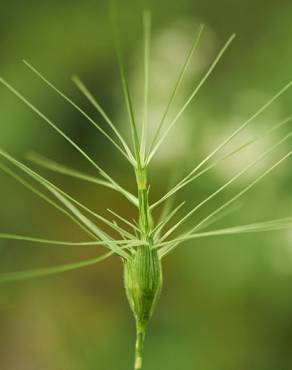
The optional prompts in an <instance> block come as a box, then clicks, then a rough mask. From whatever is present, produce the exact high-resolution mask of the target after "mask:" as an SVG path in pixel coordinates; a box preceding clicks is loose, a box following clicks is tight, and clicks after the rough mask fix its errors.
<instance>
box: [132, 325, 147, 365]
mask: <svg viewBox="0 0 292 370" xmlns="http://www.w3.org/2000/svg"><path fill="white" fill-rule="evenodd" d="M144 339H145V329H144V328H138V327H137V332H136V345H135V364H134V370H140V369H142V352H143V347H144Z"/></svg>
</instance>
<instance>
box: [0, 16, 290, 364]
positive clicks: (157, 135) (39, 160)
mask: <svg viewBox="0 0 292 370" xmlns="http://www.w3.org/2000/svg"><path fill="white" fill-rule="evenodd" d="M113 28H114V38H115V46H116V53H117V59H118V68H119V71H120V77H121V82H122V90H123V94H124V99H125V105H126V108H127V112H128V120H129V128H130V131H131V139H132V143H131V144H130V143H127V142H126V140H125V139H124V138H123V136H122V134H121V132H120V131H119V130H118V128H117V126H116V125H115V124H114V122H113V121H112V119H111V118H110V117H109V116H108V114H107V113H106V112H105V110H104V109H103V108H102V107H101V105H100V104H99V102H98V101H97V100H96V98H95V97H94V96H93V94H92V93H91V92H90V91H89V89H88V88H87V87H86V85H85V83H83V82H82V81H81V79H80V78H78V77H76V76H74V77H73V82H74V84H75V85H76V87H77V88H78V89H79V91H80V92H81V93H82V94H83V95H84V96H85V97H86V99H87V100H88V101H89V102H90V103H91V104H92V105H93V107H94V108H95V109H96V110H97V112H98V113H99V115H100V116H101V118H102V119H103V120H104V121H105V123H106V124H107V131H106V130H104V129H103V128H102V126H101V125H100V124H99V123H97V122H96V121H95V120H94V119H93V118H92V117H91V116H90V115H88V114H87V113H86V112H85V111H84V110H83V109H82V108H81V107H79V106H78V105H77V104H76V103H75V102H74V101H73V100H72V99H71V98H69V97H68V96H67V95H66V94H65V93H64V92H62V91H61V90H60V89H59V88H57V87H56V86H55V85H54V84H53V83H52V82H50V81H49V79H47V78H46V77H44V75H43V74H42V73H40V72H39V71H38V70H37V69H36V68H35V67H33V66H32V64H30V63H28V62H26V61H24V63H25V65H26V66H27V67H28V69H29V70H30V71H31V72H33V73H34V74H35V75H36V76H37V77H38V78H40V79H41V80H42V81H43V82H44V83H45V84H46V86H47V87H49V88H50V89H53V90H54V91H55V92H56V93H57V94H58V95H59V96H60V97H61V98H62V99H64V100H65V101H66V102H67V103H68V104H70V105H71V107H72V108H74V109H75V110H76V111H77V112H78V113H79V114H81V115H82V116H83V117H84V118H85V119H86V120H87V121H88V122H89V123H90V124H92V125H93V126H94V127H95V128H96V129H97V130H98V131H99V133H101V134H102V135H104V136H105V137H106V138H107V139H108V141H109V143H110V144H111V145H112V146H113V147H114V148H116V149H117V150H118V151H119V153H120V154H121V156H122V157H123V158H124V159H125V160H126V161H127V162H128V163H129V164H130V166H131V169H132V173H133V175H134V176H135V186H136V194H132V193H131V192H130V191H128V190H127V189H125V188H124V187H122V186H121V185H120V184H119V183H118V182H117V181H116V180H115V179H114V178H113V176H112V175H110V174H109V173H108V171H107V170H104V169H103V168H102V167H101V166H100V165H99V164H98V163H96V162H95V161H94V160H93V159H92V158H91V157H90V156H89V155H88V154H87V153H86V151H85V150H84V149H82V148H81V147H80V146H79V144H78V143H76V142H75V141H73V140H72V139H71V138H70V137H69V136H68V135H67V134H66V133H65V132H64V131H63V130H61V129H60V128H59V126H58V124H57V123H55V122H53V121H52V120H51V119H50V118H49V117H48V116H47V115H46V114H45V113H44V112H42V111H40V110H39V109H38V108H37V107H36V106H35V105H34V104H33V103H32V102H31V101H30V100H29V99H28V98H26V97H25V96H24V95H23V94H22V93H21V92H19V91H18V90H17V89H16V88H15V87H13V86H12V85H11V84H10V83H8V82H7V81H6V80H5V79H3V78H0V83H1V84H2V85H3V86H4V87H6V88H7V89H8V90H10V92H11V93H13V94H14V95H15V96H16V97H17V98H18V99H19V100H20V101H21V102H22V103H24V104H25V105H26V106H27V107H28V108H30V109H31V110H32V111H33V112H34V113H35V114H37V116H38V117H39V118H40V119H41V120H42V121H43V122H45V123H46V124H47V125H49V126H50V127H51V128H52V129H53V130H54V131H56V132H57V133H58V134H59V135H60V136H61V137H62V138H63V139H64V140H65V141H66V142H67V143H68V144H69V145H71V146H72V147H73V148H74V149H75V150H77V151H78V153H79V154H80V155H81V156H82V157H83V158H84V159H85V160H86V161H87V162H88V163H90V165H91V166H92V167H93V169H94V170H95V175H94V176H91V175H87V174H86V173H84V172H83V171H79V170H78V169H74V168H71V166H68V165H65V164H61V163H59V162H55V161H53V160H50V159H48V158H46V157H44V156H42V155H39V154H36V153H30V154H29V155H28V159H29V160H30V161H31V162H33V163H35V164H37V165H38V166H40V167H42V168H44V169H46V170H48V171H51V172H55V173H59V174H62V175H64V176H68V177H71V178H75V179H78V180H80V181H85V182H90V183H93V184H95V185H96V186H103V187H106V188H109V189H110V190H112V191H114V192H117V193H118V194H120V195H121V196H122V197H124V198H126V199H127V200H128V202H129V204H130V205H132V206H133V205H134V207H135V210H136V211H137V217H136V219H135V220H134V221H133V222H132V221H130V220H128V219H127V218H126V217H124V215H123V214H120V213H121V212H119V211H117V212H116V211H113V210H110V209H108V216H110V217H111V219H109V218H107V217H104V216H101V215H100V214H98V213H96V212H94V211H93V210H92V209H91V208H90V206H87V205H85V204H83V203H82V202H81V201H80V200H78V199H76V198H75V197H73V196H72V195H71V194H69V193H67V192H66V191H65V190H63V189H61V188H60V187H58V186H56V185H55V184H54V183H53V182H51V181H50V180H48V179H47V178H45V177H43V176H41V175H40V174H39V173H38V172H36V171H34V170H32V169H31V168H30V167H28V166H27V165H25V164H24V163H23V162H21V161H19V160H17V159H16V158H14V157H13V156H12V155H10V154H9V153H8V152H7V151H6V150H4V149H0V170H1V171H2V172H3V173H5V174H6V175H8V176H10V177H12V178H14V179H15V180H16V181H17V182H18V183H20V184H21V185H22V186H24V187H25V188H26V189H27V190H29V191H31V192H33V193H34V194H35V195H36V196H38V197H39V198H40V199H41V200H43V201H45V202H46V203H48V204H49V205H51V206H52V207H54V208H55V209H56V210H58V212H60V213H62V214H63V215H64V216H65V217H67V218H69V219H70V220H71V221H72V223H73V224H74V225H76V226H77V227H78V228H80V229H82V231H83V232H84V235H85V236H86V238H85V239H84V240H82V241H72V240H69V241H66V240H55V239H47V238H42V237H40V236H30V235H18V234H15V235H14V234H10V233H6V232H5V231H2V230H1V232H0V239H2V240H14V241H15V242H21V243H23V244H25V243H31V244H33V245H39V246H46V247H66V248H69V247H71V248H73V247H75V248H77V247H85V246H87V247H99V248H100V250H104V253H103V254H101V255H100V254H99V255H98V256H95V257H94V258H91V259H87V260H83V261H77V262H73V263H68V264H65V265H61V266H51V267H44V268H39V269H35V270H31V269H28V270H24V271H16V272H8V273H0V282H2V283H4V282H5V283H7V282H12V281H19V280H24V279H29V278H36V277H41V276H45V275H52V274H56V273H61V272H66V271H71V270H76V269H80V268H83V267H87V266H90V265H95V264H97V263H100V262H102V261H104V260H105V259H107V258H109V257H111V256H115V257H117V258H119V259H120V261H121V263H122V264H123V268H124V285H125V292H126V296H127V299H128V302H129V306H130V308H131V310H132V313H133V316H134V320H135V325H136V345H135V360H134V369H135V370H139V369H142V365H143V361H142V358H143V348H144V341H145V334H146V330H147V328H148V324H149V321H150V319H151V317H152V315H153V312H154V310H155V306H156V304H157V302H158V300H159V296H160V293H161V290H162V285H163V271H162V262H163V260H164V258H165V257H166V256H168V255H169V254H170V253H171V252H172V251H174V250H175V249H176V248H178V246H180V245H182V244H183V243H185V242H187V241H190V240H193V239H196V238H206V237H220V236H222V235H237V234H244V233H258V232H272V231H276V230H283V229H286V228H291V226H292V217H286V218H282V219H276V220H270V221H263V222H258V223H253V224H247V225H238V226H232V227H226V228H222V229H214V230H208V231H202V230H203V229H204V228H206V227H207V226H208V227H209V226H210V225H212V224H213V223H214V222H215V221H216V220H218V219H221V218H223V217H224V216H226V214H227V213H229V212H234V209H235V208H232V207H233V206H235V207H237V206H238V203H237V201H238V200H240V199H241V198H242V197H243V196H244V195H245V194H246V193H247V192H248V191H249V190H251V189H252V188H253V187H254V186H256V185H257V184H258V183H259V182H260V181H262V180H263V179H264V178H265V177H266V176H267V175H269V174H270V173H271V172H272V171H274V170H276V169H277V168H278V166H280V165H282V164H283V162H284V161H286V160H288V158H290V156H291V154H292V151H288V152H287V153H286V154H284V155H282V156H280V157H279V159H278V160H276V161H275V162H274V163H273V164H272V165H271V166H270V167H268V168H266V169H264V170H263V171H262V173H261V174H259V175H258V176H257V177H256V178H255V179H253V180H252V181H251V182H250V183H248V184H246V185H244V186H243V188H242V189H241V190H240V191H238V192H237V193H236V194H235V195H234V196H233V197H231V198H230V199H229V200H227V201H225V202H224V203H223V204H221V205H220V206H218V207H217V208H216V209H214V210H213V211H212V212H211V213H209V214H208V215H207V216H206V217H204V218H203V219H201V220H199V221H198V222H197V223H193V226H192V227H191V228H189V229H186V230H184V231H182V232H181V233H180V234H178V235H175V236H172V235H173V234H174V233H175V232H176V231H177V229H178V228H179V227H182V226H184V224H185V222H186V221H189V220H190V219H191V217H192V216H193V215H194V214H195V213H196V212H197V211H198V210H199V209H201V208H202V207H203V206H204V205H205V204H206V203H208V202H210V201H211V200H212V199H213V198H214V197H215V196H217V195H218V194H220V193H221V192H223V191H224V190H225V189H228V188H229V187H231V186H232V185H233V183H235V182H236V181H237V180H238V179H239V178H240V177H242V176H243V174H245V173H246V172H248V171H249V170H250V169H252V168H253V167H254V166H256V165H258V163H260V162H261V161H262V160H263V159H264V158H266V157H267V156H268V155H269V154H271V153H272V152H273V151H275V150H276V149H278V148H279V147H280V146H281V145H282V144H283V143H284V142H287V141H288V140H289V139H290V138H291V136H292V131H289V133H288V134H286V135H284V136H282V137H281V138H280V139H279V140H278V141H275V143H274V144H272V145H271V146H270V147H269V148H267V149H266V150H265V151H263V152H262V154H261V155H260V156H259V157H258V158H255V159H254V160H253V161H251V162H250V163H248V164H247V165H246V166H245V167H243V168H240V169H239V170H238V171H237V173H236V174H235V175H234V176H232V177H231V178H230V179H228V180H227V181H226V182H225V183H223V184H222V185H221V186H220V187H219V188H218V189H217V190H215V191H213V192H212V193H210V194H209V195H208V196H207V197H206V198H205V199H203V200H201V201H200V202H199V203H198V204H196V205H192V208H191V210H189V211H187V212H185V213H183V212H184V208H183V206H184V205H185V203H186V202H185V201H184V202H181V203H179V204H176V202H175V200H174V196H175V195H176V194H177V193H178V192H179V191H180V190H181V189H183V188H185V187H186V186H187V185H188V184H190V183H191V182H193V181H195V180H197V179H199V178H200V177H201V176H203V175H204V174H206V173H207V172H209V171H212V170H213V169H214V168H216V166H218V165H219V164H220V163H222V162H224V161H226V160H228V159H229V158H231V157H234V156H236V155H237V154H238V153H240V152H241V151H242V150H244V149H247V148H248V147H249V146H251V145H256V144H257V142H258V141H259V140H261V139H262V138H263V137H265V136H266V135H270V134H272V133H274V132H275V130H278V129H280V128H281V127H283V126H284V125H286V124H288V123H290V122H291V121H292V116H287V117H286V118H285V119H284V120H281V121H280V122H278V123H276V124H275V125H274V126H273V127H272V128H271V129H269V130H268V131H266V132H265V133H264V134H263V135H262V136H261V137H259V138H255V139H253V140H250V141H248V142H245V143H243V144H242V145H240V146H239V147H237V148H235V149H234V150H232V151H230V152H229V153H227V154H224V155H223V154H222V155H221V156H219V158H217V157H216V158H215V155H216V154H218V153H220V152H221V150H222V149H224V148H225V147H226V146H227V144H228V143H230V142H231V141H232V140H233V139H234V138H235V137H236V136H237V135H239V134H240V133H241V132H242V131H243V130H244V129H245V128H246V127H247V126H248V125H250V124H251V123H252V122H254V120H255V119H256V118H257V117H258V116H259V115H260V114H262V113H263V112H264V111H265V110H266V109H267V108H268V107H269V106H270V105H271V104H272V103H274V102H275V101H276V100H277V99H279V98H280V97H281V95H283V94H284V93H285V92H286V91H287V90H288V89H289V88H290V87H291V86H292V81H290V82H288V83H287V84H286V85H285V86H283V87H282V88H281V89H279V91H278V92H276V93H275V94H274V95H273V96H272V97H271V98H270V99H269V100H268V101H267V102H266V103H265V104H263V105H262V106H261V107H259V108H258V109H257V110H256V112H255V113H253V114H252V115H251V116H250V118H248V119H247V120H246V121H244V122H243V123H242V124H241V125H240V126H239V127H238V128H237V129H236V130H235V131H234V132H232V133H231V134H230V135H229V136H228V137H227V138H226V139H225V140H224V141H223V142H222V143H220V144H219V145H218V146H217V147H216V148H214V149H213V151H211V153H209V154H208V155H207V156H206V157H205V158H203V159H202V160H201V161H200V162H199V163H198V164H196V165H195V166H194V168H193V169H192V170H191V171H190V172H189V173H188V174H187V175H185V176H184V177H183V178H182V179H181V180H180V181H178V183H177V184H176V185H174V186H172V187H171V188H170V190H168V191H167V192H166V193H165V194H163V195H162V196H161V197H160V199H158V200H156V201H153V202H152V201H151V198H150V195H151V188H150V184H149V180H148V169H149V166H150V164H151V160H152V158H153V157H154V156H155V154H156V153H157V151H158V150H159V148H160V147H161V145H162V144H163V142H164V140H165V139H166V138H167V136H168V133H169V131H170V130H171V129H172V127H173V126H174V125H175V124H177V123H178V121H179V119H180V118H181V117H182V115H183V113H184V112H185V110H186V109H187V108H188V107H189V105H190V104H191V102H192V101H193V99H194V98H195V96H196V95H197V94H198V92H199V91H200V89H201V88H202V86H203V85H204V84H205V83H206V81H207V79H208V78H209V76H210V75H211V73H212V72H213V70H214V69H215V67H216V65H217V64H218V63H219V61H220V60H221V58H222V56H223V54H224V53H225V52H226V50H227V49H228V47H229V46H230V44H231V42H232V41H233V39H234V37H235V35H232V36H231V37H230V38H229V39H228V40H227V42H226V43H225V44H224V46H223V47H222V48H221V50H220V51H219V53H218V55H217V56H216V58H215V59H214V61H213V62H212V63H211V65H210V66H209V68H208V69H207V71H206V72H205V73H204V75H203V76H202V78H201V79H200V81H199V83H197V84H196V85H195V87H194V88H193V90H192V93H191V94H190V96H189V97H188V98H187V99H186V101H185V102H184V104H183V105H182V106H181V108H180V109H179V110H178V112H177V114H176V115H175V116H174V118H173V119H172V120H171V121H170V122H168V123H167V118H168V113H169V111H170V108H171V106H172V104H173V102H174V100H175V99H176V97H177V94H178V92H179V89H180V87H181V85H182V83H183V80H184V77H185V74H186V71H187V69H188V66H189V64H190V62H191V60H192V58H193V57H194V55H195V51H196V49H197V46H198V43H199V41H200V38H201V35H202V32H203V26H200V27H199V28H198V30H197V33H196V35H195V37H194V40H193V42H192V45H190V48H189V51H188V53H187V56H186V60H185V62H184V63H183V65H182V68H181V71H180V73H179V75H178V78H177V81H176V83H175V86H174V88H173V90H172V92H171V94H170V98H169V100H168V103H167V105H166V108H165V110H164V112H163V115H162V118H161V119H160V120H159V122H158V123H157V125H156V130H155V131H154V132H153V135H152V137H153V140H152V141H151V142H149V137H147V133H148V130H147V124H148V117H149V115H148V113H149V112H148V110H149V77H150V68H149V59H150V45H151V15H150V12H149V11H146V12H145V13H144V14H143V33H144V37H143V39H144V48H143V50H144V51H143V55H144V56H143V61H144V62H143V63H144V95H143V119H142V122H141V125H140V124H138V123H140V122H137V119H136V117H135V114H134V107H133V103H132V98H131V94H130V87H129V83H128V79H127V76H126V70H125V66H124V63H123V57H122V50H121V45H120V41H119V38H118V37H117V35H118V31H117V25H116V20H115V18H114V17H113ZM140 128H141V130H140ZM19 173H20V175H19ZM162 204H164V208H163V210H162V211H161V212H160V214H161V217H160V219H159V220H156V217H155V218H154V217H153V210H154V209H156V208H158V207H159V206H161V205H162ZM112 218H114V220H112ZM97 222H98V223H97ZM100 225H101V226H100ZM104 226H106V230H108V228H110V229H111V231H112V232H115V233H117V234H118V235H119V237H118V238H117V239H114V238H113V237H112V234H111V233H110V232H106V231H105V230H104Z"/></svg>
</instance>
